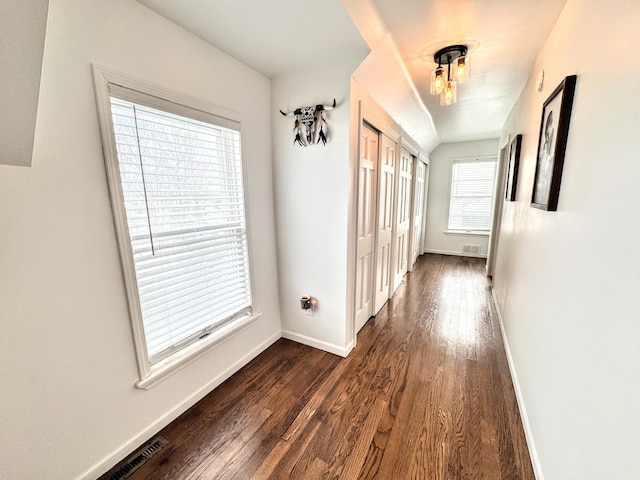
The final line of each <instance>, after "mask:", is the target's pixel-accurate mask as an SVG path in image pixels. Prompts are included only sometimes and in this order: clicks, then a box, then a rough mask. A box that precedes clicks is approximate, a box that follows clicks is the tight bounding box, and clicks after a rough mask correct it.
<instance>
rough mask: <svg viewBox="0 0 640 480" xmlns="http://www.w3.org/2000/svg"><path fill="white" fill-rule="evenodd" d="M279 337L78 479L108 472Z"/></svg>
mask: <svg viewBox="0 0 640 480" xmlns="http://www.w3.org/2000/svg"><path fill="white" fill-rule="evenodd" d="M279 338H280V334H279V333H276V334H274V335H272V336H271V337H269V338H268V339H267V340H265V341H264V342H262V343H261V344H260V345H258V346H257V347H256V348H254V349H253V350H252V351H251V352H249V353H247V354H246V355H245V356H244V357H242V358H241V359H239V360H238V361H237V362H235V363H234V364H233V365H231V366H229V367H228V368H227V369H226V370H225V371H224V372H221V373H220V374H219V375H218V376H217V377H215V378H214V379H212V380H211V381H210V382H208V383H207V384H206V385H204V386H203V387H202V388H200V389H199V390H197V391H196V392H195V393H194V394H193V395H191V396H189V397H188V398H186V399H185V400H184V401H182V402H181V403H180V404H178V405H176V407H175V408H173V409H171V410H170V411H169V412H167V413H165V414H164V415H163V416H162V417H160V418H158V419H157V420H156V421H155V422H153V423H152V424H151V425H149V426H148V427H147V428H145V429H144V430H142V431H141V432H140V433H138V434H137V435H136V436H135V437H133V438H131V439H129V440H128V441H127V442H125V443H124V444H122V445H121V446H120V447H118V448H117V449H116V450H114V451H113V452H111V453H110V454H109V455H107V456H106V457H104V458H103V459H102V460H100V461H99V462H98V463H96V464H95V465H94V466H92V467H91V468H89V469H88V470H87V471H86V472H84V473H83V474H82V475H80V476H79V477H77V479H76V480H92V479H95V478H98V477H99V476H100V475H103V474H104V473H106V472H107V471H108V470H109V469H110V468H111V467H112V466H113V465H115V464H116V463H118V462H119V461H120V460H122V459H123V458H125V457H126V456H127V455H129V454H130V453H131V452H132V451H133V450H135V449H136V448H137V447H139V446H140V445H141V444H142V443H143V442H145V441H146V440H148V439H149V438H151V437H152V436H153V435H155V434H156V433H158V432H159V431H160V430H162V429H163V428H164V427H166V426H167V425H169V424H170V423H171V422H172V421H173V420H175V419H176V418H178V417H179V416H180V415H182V414H183V413H184V412H186V411H187V410H188V409H189V408H191V407H192V406H194V405H195V404H196V403H198V402H199V401H200V400H202V399H203V398H204V397H205V396H206V395H207V394H209V393H210V392H212V391H213V390H214V389H215V388H216V387H217V386H219V385H220V384H221V383H222V382H224V381H225V380H226V379H228V378H229V377H231V376H232V375H233V374H235V373H236V372H238V371H239V370H240V369H241V368H242V367H244V366H245V365H246V364H248V363H249V362H250V361H251V360H253V359H254V358H256V357H257V356H258V355H260V354H261V353H262V352H264V351H265V350H266V349H267V348H269V347H270V346H271V345H272V344H273V343H275V342H276V341H277V340H278V339H279Z"/></svg>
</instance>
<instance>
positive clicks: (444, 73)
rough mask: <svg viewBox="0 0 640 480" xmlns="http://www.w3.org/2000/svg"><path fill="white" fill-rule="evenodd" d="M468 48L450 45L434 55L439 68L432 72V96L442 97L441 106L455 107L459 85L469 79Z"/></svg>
mask: <svg viewBox="0 0 640 480" xmlns="http://www.w3.org/2000/svg"><path fill="white" fill-rule="evenodd" d="M468 50H469V49H468V47H467V46H466V45H449V46H448V47H444V48H441V49H440V50H438V51H437V52H436V53H434V54H433V61H434V62H436V63H437V64H438V67H437V68H436V69H435V70H434V71H433V72H431V94H432V95H440V105H453V104H454V103H456V101H457V99H458V84H460V83H464V82H466V81H467V80H468V79H469V59H468V58H467V52H468Z"/></svg>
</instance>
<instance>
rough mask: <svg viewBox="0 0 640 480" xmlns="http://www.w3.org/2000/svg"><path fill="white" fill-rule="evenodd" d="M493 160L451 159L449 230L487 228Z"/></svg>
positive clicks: (494, 163)
mask: <svg viewBox="0 0 640 480" xmlns="http://www.w3.org/2000/svg"><path fill="white" fill-rule="evenodd" d="M495 169H496V161H495V160H494V159H492V160H454V161H453V163H452V167H451V195H450V197H449V221H448V223H447V228H448V230H452V231H465V232H489V227H490V222H491V202H492V198H493V182H494V178H495Z"/></svg>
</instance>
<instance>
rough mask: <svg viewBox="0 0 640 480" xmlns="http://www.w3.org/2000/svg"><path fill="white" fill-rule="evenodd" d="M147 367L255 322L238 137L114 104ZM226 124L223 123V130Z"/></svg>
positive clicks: (197, 123) (159, 112)
mask: <svg viewBox="0 0 640 480" xmlns="http://www.w3.org/2000/svg"><path fill="white" fill-rule="evenodd" d="M111 111H112V121H113V128H114V133H115V141H116V147H117V152H118V163H119V170H120V179H121V184H122V194H123V199H124V207H125V211H126V218H127V225H128V230H129V232H128V233H129V238H130V241H131V249H132V253H133V263H134V266H135V273H136V280H137V290H138V292H137V293H138V297H139V300H140V310H141V313H142V320H143V325H144V334H145V339H146V345H147V353H148V357H149V361H150V363H151V364H154V363H156V362H158V361H159V360H161V359H163V358H165V357H167V356H168V355H170V354H171V353H173V352H175V351H177V350H179V349H181V348H183V347H185V346H187V345H189V344H191V343H193V342H195V341H198V339H200V338H202V337H203V336H206V335H207V334H208V333H210V332H211V331H213V330H214V329H216V328H218V327H220V326H222V325H225V324H227V323H228V322H229V321H232V320H234V319H236V318H238V317H241V316H243V315H245V314H248V313H250V310H251V288H250V283H251V282H250V278H249V259H248V249H247V231H246V224H245V205H244V193H243V184H242V156H241V151H240V131H239V124H238V128H237V129H234V128H229V125H230V124H232V122H230V121H226V122H224V126H221V125H217V124H215V123H208V122H204V121H200V120H194V119H192V118H188V117H184V116H179V115H175V114H173V113H168V112H166V111H163V110H158V109H154V108H150V107H148V106H145V105H141V104H137V103H133V102H131V101H128V100H123V99H120V98H116V97H113V96H112V97H111ZM221 123H223V122H221Z"/></svg>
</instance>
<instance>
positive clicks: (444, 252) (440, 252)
mask: <svg viewBox="0 0 640 480" xmlns="http://www.w3.org/2000/svg"><path fill="white" fill-rule="evenodd" d="M424 253H436V254H438V255H452V256H454V257H473V258H487V255H486V254H484V253H463V252H454V251H452V250H436V249H433V248H427V249H426V250H425V251H424Z"/></svg>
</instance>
